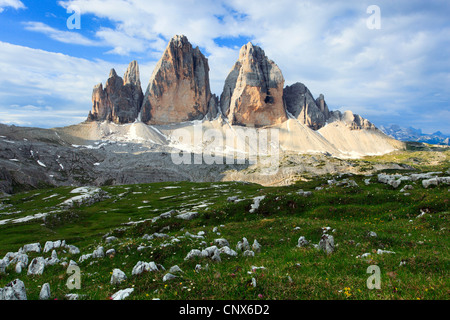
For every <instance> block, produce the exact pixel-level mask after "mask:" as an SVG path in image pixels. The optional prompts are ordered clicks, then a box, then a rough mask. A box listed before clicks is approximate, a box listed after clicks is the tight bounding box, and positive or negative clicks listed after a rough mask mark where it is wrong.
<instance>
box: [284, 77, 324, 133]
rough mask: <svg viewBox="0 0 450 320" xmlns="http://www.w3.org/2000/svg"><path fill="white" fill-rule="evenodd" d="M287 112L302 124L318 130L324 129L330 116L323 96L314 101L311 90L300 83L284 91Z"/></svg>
mask: <svg viewBox="0 0 450 320" xmlns="http://www.w3.org/2000/svg"><path fill="white" fill-rule="evenodd" d="M284 99H285V102H286V110H287V111H288V112H289V113H290V114H292V116H294V117H295V118H296V119H297V120H298V121H300V122H301V123H302V124H304V125H307V126H308V127H310V128H311V129H314V130H318V129H320V128H321V127H323V126H324V125H325V123H326V120H327V118H328V116H329V111H328V106H327V105H326V103H325V99H324V97H323V95H320V97H319V98H318V99H317V100H314V97H313V96H312V94H311V92H310V91H309V89H308V88H307V87H306V86H305V85H304V84H303V83H300V82H297V83H295V84H293V85H292V86H286V88H285V89H284Z"/></svg>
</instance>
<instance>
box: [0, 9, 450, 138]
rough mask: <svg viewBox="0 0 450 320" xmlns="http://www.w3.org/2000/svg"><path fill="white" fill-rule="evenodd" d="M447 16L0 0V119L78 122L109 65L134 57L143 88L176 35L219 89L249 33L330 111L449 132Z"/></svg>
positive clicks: (446, 12) (443, 12) (290, 79)
mask: <svg viewBox="0 0 450 320" xmlns="http://www.w3.org/2000/svg"><path fill="white" fill-rule="evenodd" d="M373 5H375V6H377V7H378V8H379V9H380V15H379V17H380V19H379V20H378V19H377V18H378V16H377V12H376V11H373V10H371V8H370V7H371V6H373ZM368 9H370V10H368ZM78 13H79V15H78ZM78 17H79V19H78ZM449 17H450V1H448V0H429V1H424V0H421V1H417V0H396V1H379V0H370V1H362V0H354V1H353V0H341V1H336V0H333V1H321V0H311V1H299V0H292V1H291V0H276V1H274V0H270V1H267V0H245V1H243V0H224V1H211V0H210V1H206V0H205V1H202V0H199V1H197V0H151V1H148V0H67V1H50V0H40V1H36V0H20V1H19V0H0V122H2V123H6V124H16V125H23V126H38V127H46V128H48V127H55V126H65V125H69V124H75V123H78V122H81V121H83V120H84V119H85V118H86V116H87V114H88V112H89V110H90V108H91V94H92V88H93V86H94V85H95V84H97V83H100V82H103V83H104V82H105V81H106V78H107V76H108V74H109V70H110V69H111V68H115V69H116V71H117V72H118V73H119V74H120V75H123V73H124V72H125V69H126V66H127V65H128V63H129V62H130V61H132V60H137V61H138V62H139V64H140V71H141V82H142V84H143V86H144V87H143V90H144V91H145V89H146V86H147V83H148V81H149V79H150V76H151V73H152V71H153V68H154V66H155V64H156V62H157V60H158V59H159V58H160V57H161V54H162V52H163V51H164V49H165V47H166V45H167V43H168V41H169V40H170V38H172V37H173V36H174V35H176V34H184V35H186V36H187V37H188V39H189V40H190V42H191V43H192V44H193V45H194V46H199V47H200V49H201V50H202V52H203V53H204V54H205V56H207V57H208V60H209V65H210V79H211V88H212V91H213V93H216V94H218V95H220V93H221V91H222V88H223V84H224V80H225V78H226V76H227V74H228V72H229V71H230V69H231V67H232V66H233V64H234V62H235V61H236V59H237V57H238V52H239V48H240V47H241V46H242V45H244V44H246V43H247V42H249V41H251V42H252V43H254V44H256V45H259V46H261V47H262V48H263V49H264V50H265V52H266V55H267V56H268V57H269V58H270V59H272V60H274V61H275V62H276V63H277V64H278V66H279V67H280V68H281V70H282V72H283V75H284V78H285V81H286V82H285V84H286V85H291V84H293V83H295V82H302V83H304V84H305V85H306V86H308V88H309V89H310V90H311V92H312V93H313V95H314V96H315V97H317V96H318V95H319V94H320V93H323V94H324V95H325V98H326V100H327V103H328V105H329V107H330V108H331V109H333V110H336V109H339V110H341V111H345V110H352V111H353V112H354V113H358V114H360V115H362V116H363V117H365V118H368V119H369V120H371V121H372V122H373V123H375V124H376V125H378V126H379V125H390V124H399V125H401V126H405V127H407V126H412V127H415V128H421V129H422V130H423V131H424V132H427V133H432V132H435V131H437V130H440V131H442V132H444V133H450V126H449V123H450V59H449V57H450V19H449ZM78 26H79V27H80V29H77V27H78ZM73 27H75V28H73Z"/></svg>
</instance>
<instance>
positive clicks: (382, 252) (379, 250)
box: [377, 249, 395, 254]
mask: <svg viewBox="0 0 450 320" xmlns="http://www.w3.org/2000/svg"><path fill="white" fill-rule="evenodd" d="M377 254H395V252H394V251H388V250H381V249H378V250H377Z"/></svg>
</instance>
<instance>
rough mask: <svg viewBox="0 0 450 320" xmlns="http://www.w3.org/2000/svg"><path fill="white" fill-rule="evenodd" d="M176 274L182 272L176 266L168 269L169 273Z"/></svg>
mask: <svg viewBox="0 0 450 320" xmlns="http://www.w3.org/2000/svg"><path fill="white" fill-rule="evenodd" d="M177 272H181V273H183V270H181V269H180V267H179V266H178V265H174V266H172V267H171V268H170V269H169V273H177Z"/></svg>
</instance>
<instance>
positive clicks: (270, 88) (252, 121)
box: [220, 42, 287, 127]
mask: <svg viewBox="0 0 450 320" xmlns="http://www.w3.org/2000/svg"><path fill="white" fill-rule="evenodd" d="M283 87H284V78H283V74H282V73H281V70H280V69H279V68H278V66H277V65H276V64H275V63H274V62H273V61H272V60H269V59H268V58H267V56H266V55H265V53H264V51H263V50H262V49H261V48H260V47H258V46H254V45H253V44H252V43H250V42H249V43H248V44H246V45H244V46H243V47H242V48H241V50H240V52H239V60H238V61H237V62H236V63H235V65H234V67H233V68H232V70H231V71H230V73H229V75H228V77H227V79H226V81H225V85H224V88H223V92H222V95H221V97H220V108H221V111H222V113H223V115H224V116H225V117H227V118H228V120H229V122H230V123H231V124H235V125H243V126H252V127H253V126H254V127H263V126H269V125H273V124H279V123H282V122H284V121H286V120H287V114H286V110H285V107H284V102H283Z"/></svg>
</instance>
